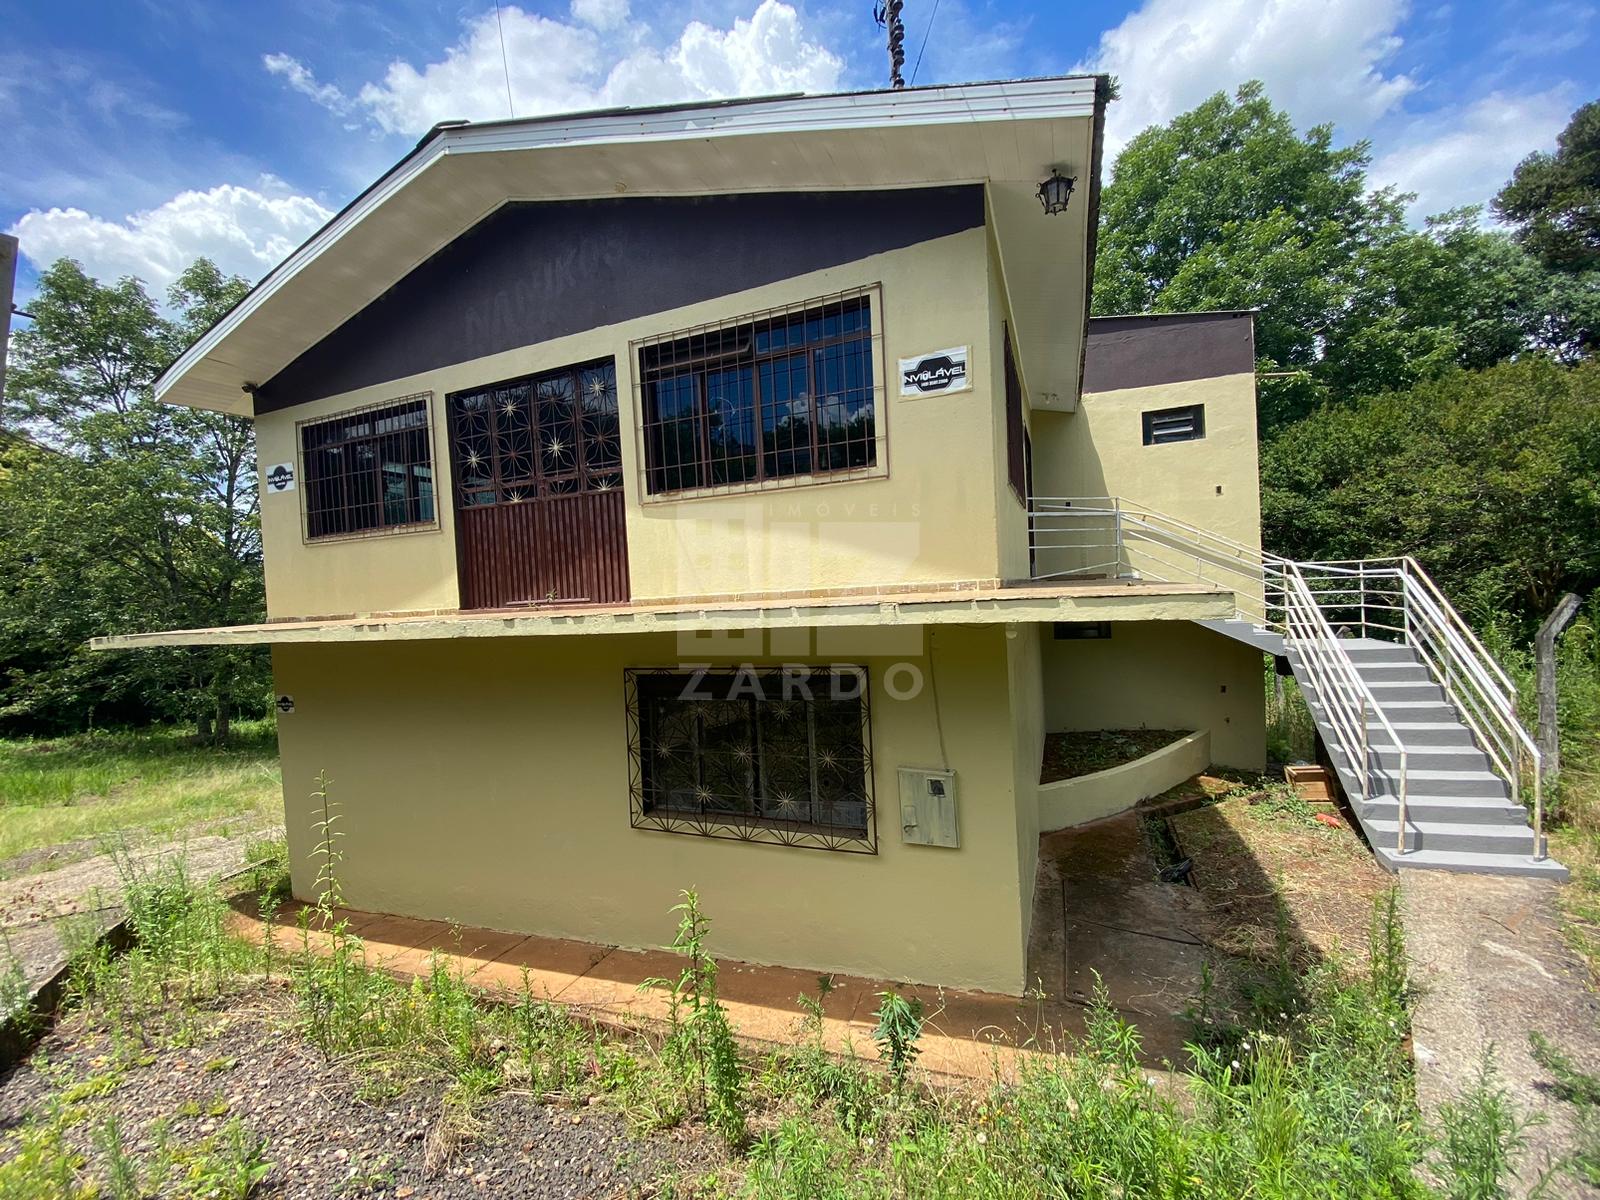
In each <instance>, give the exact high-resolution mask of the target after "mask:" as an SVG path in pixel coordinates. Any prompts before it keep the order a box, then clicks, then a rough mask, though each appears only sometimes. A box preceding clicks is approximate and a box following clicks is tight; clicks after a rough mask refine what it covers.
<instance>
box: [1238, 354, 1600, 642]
mask: <svg viewBox="0 0 1600 1200" xmlns="http://www.w3.org/2000/svg"><path fill="white" fill-rule="evenodd" d="M1261 488H1262V509H1263V514H1264V520H1265V529H1264V531H1263V533H1264V538H1265V540H1266V542H1267V544H1268V545H1270V546H1271V547H1272V548H1273V549H1275V550H1277V551H1279V552H1281V553H1284V554H1287V555H1289V556H1290V557H1292V558H1301V559H1315V558H1332V559H1348V558H1382V557H1388V556H1391V555H1404V554H1411V555H1414V556H1415V557H1416V558H1417V559H1419V560H1420V561H1421V562H1422V564H1423V566H1424V567H1426V568H1427V569H1428V570H1429V571H1430V572H1432V573H1433V574H1434V575H1435V576H1436V577H1437V578H1438V579H1439V581H1440V583H1441V585H1442V586H1443V587H1444V588H1445V590H1446V592H1447V593H1448V594H1449V595H1451V596H1452V597H1453V598H1454V599H1455V600H1456V602H1457V603H1458V604H1459V605H1460V606H1461V607H1462V608H1463V609H1465V610H1466V611H1468V612H1469V613H1470V614H1473V615H1475V616H1476V618H1477V619H1478V620H1479V621H1480V622H1482V621H1486V620H1487V619H1489V618H1490V617H1492V616H1494V615H1495V614H1498V613H1502V612H1506V613H1510V614H1512V615H1515V616H1517V617H1519V618H1522V619H1523V620H1524V621H1536V620H1537V618H1538V617H1540V616H1542V615H1543V614H1544V613H1545V611H1547V610H1548V608H1549V607H1550V605H1551V604H1552V603H1553V601H1554V600H1555V598H1556V597H1557V596H1558V595H1559V594H1560V593H1561V592H1563V591H1576V592H1579V593H1585V594H1586V593H1588V592H1589V591H1592V590H1593V589H1594V587H1595V585H1596V584H1597V583H1600V364H1593V363H1591V364H1585V365H1583V366H1579V367H1576V368H1567V367H1562V366H1560V365H1558V364H1555V363H1551V362H1548V361H1544V360H1541V359H1538V358H1533V359H1529V360H1528V361H1524V362H1517V363H1507V364H1502V365H1500V366H1496V367H1492V368H1490V369H1488V370H1485V371H1463V370H1459V369H1457V370H1452V371H1450V372H1449V373H1448V374H1446V375H1444V376H1442V377H1441V378H1439V379H1436V380H1432V381H1429V382H1426V383H1422V384H1418V385H1417V386H1415V387H1413V388H1409V389H1407V390H1404V391H1398V392H1390V393H1387V394H1384V395H1381V396H1375V397H1369V398H1367V399H1363V400H1361V401H1358V402H1357V403H1355V404H1353V405H1341V406H1333V405H1330V406H1327V407H1324V408H1323V409H1321V410H1319V411H1318V412H1316V413H1314V414H1313V415H1311V416H1309V417H1307V418H1306V419H1305V420H1303V421H1299V422H1297V423H1296V424H1294V425H1293V426H1290V427H1289V428H1287V429H1285V430H1284V431H1283V432H1282V433H1280V434H1279V435H1278V436H1277V437H1276V438H1274V439H1273V440H1272V441H1271V442H1269V443H1268V444H1267V445H1266V446H1265V447H1264V449H1263V454H1262V464H1261Z"/></svg>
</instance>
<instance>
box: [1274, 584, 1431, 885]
mask: <svg viewBox="0 0 1600 1200" xmlns="http://www.w3.org/2000/svg"><path fill="white" fill-rule="evenodd" d="M1283 580H1284V596H1283V611H1284V637H1285V640H1286V641H1287V643H1288V644H1289V646H1290V648H1291V649H1292V650H1293V651H1294V652H1295V653H1296V654H1298V655H1299V657H1300V660H1301V662H1302V663H1303V664H1304V666H1305V670H1306V674H1307V676H1308V677H1309V678H1310V679H1311V681H1312V682H1313V683H1314V684H1315V685H1316V689H1317V699H1318V700H1319V702H1320V703H1321V706H1322V709H1323V711H1324V712H1325V713H1326V714H1327V719H1328V726H1329V728H1330V729H1331V730H1332V731H1333V732H1334V733H1335V735H1336V736H1337V737H1338V739H1339V741H1340V742H1341V743H1343V744H1342V745H1340V746H1339V749H1341V750H1342V751H1343V752H1344V756H1345V761H1346V762H1348V763H1349V764H1350V765H1351V767H1352V768H1353V769H1354V771H1355V774H1356V778H1357V782H1358V783H1359V784H1360V786H1361V800H1362V802H1363V803H1365V802H1366V801H1367V800H1369V799H1371V795H1372V773H1373V772H1372V767H1371V758H1372V746H1371V738H1370V736H1369V732H1370V731H1369V723H1368V722H1369V716H1368V715H1369V714H1371V715H1372V716H1375V717H1376V718H1377V721H1378V724H1379V725H1380V726H1381V727H1382V728H1383V731H1384V732H1385V733H1386V734H1388V736H1389V741H1390V743H1391V744H1393V745H1394V746H1395V748H1396V749H1397V750H1398V751H1399V752H1400V787H1399V790H1398V792H1397V794H1396V799H1397V800H1398V802H1399V820H1398V822H1397V823H1396V824H1397V828H1396V833H1395V852H1396V853H1397V854H1399V855H1401V856H1404V854H1405V853H1406V819H1407V792H1408V790H1409V783H1410V779H1409V768H1410V764H1409V761H1408V760H1409V753H1408V751H1407V750H1406V747H1405V743H1404V742H1402V741H1401V740H1400V736H1399V734H1398V733H1397V732H1396V731H1395V728H1394V725H1393V724H1392V723H1391V722H1390V720H1389V718H1388V717H1387V716H1386V715H1385V714H1384V711H1383V709H1382V708H1380V707H1379V706H1378V701H1377V698H1376V697H1375V696H1373V694H1372V689H1371V688H1370V687H1368V686H1367V682H1366V680H1364V679H1363V678H1362V677H1361V673H1360V672H1359V671H1357V670H1356V668H1355V663H1354V662H1352V661H1351V659H1350V655H1349V653H1348V652H1347V651H1346V650H1345V648H1344V647H1343V646H1342V645H1340V643H1339V638H1338V636H1337V635H1336V634H1335V633H1334V632H1333V627H1332V626H1331V625H1329V624H1328V618H1327V617H1326V616H1325V615H1324V614H1323V611H1322V607H1321V605H1319V604H1318V603H1317V598H1316V595H1315V593H1313V592H1312V590H1311V588H1310V586H1309V585H1308V584H1307V583H1306V580H1305V576H1304V575H1302V574H1301V571H1300V566H1299V564H1297V563H1293V562H1286V563H1285V564H1284V573H1283Z"/></svg>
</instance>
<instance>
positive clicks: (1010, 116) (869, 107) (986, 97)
mask: <svg viewBox="0 0 1600 1200" xmlns="http://www.w3.org/2000/svg"><path fill="white" fill-rule="evenodd" d="M1095 87H1096V77H1095V76H1093V75H1083V76H1072V77H1067V78H1057V79H1028V80H1017V81H1012V82H1003V83H981V84H963V85H956V86H951V87H930V88H917V89H913V90H907V91H876V92H845V93H838V94H834V95H823V96H793V97H785V98H777V99H773V100H761V101H743V102H737V103H725V102H712V103H709V104H706V105H703V106H699V107H674V108H667V109H660V110H656V111H650V110H644V111H636V110H622V111H618V112H614V113H597V114H594V115H590V116H582V115H580V116H575V117H573V118H571V119H568V120H559V119H555V120H552V119H549V118H540V117H533V118H526V119H521V120H516V121H509V120H508V121H504V122H487V123H479V124H475V125H472V124H469V125H457V126H443V127H440V128H438V129H436V130H435V131H434V132H433V134H432V135H431V136H430V137H429V138H428V140H427V141H426V142H425V143H424V144H423V145H422V146H420V147H418V148H417V149H416V150H415V151H413V153H412V154H411V155H410V156H409V157H408V158H406V159H404V160H402V161H401V162H400V163H399V164H398V165H397V166H395V167H394V168H393V169H392V170H391V171H390V173H389V174H388V175H386V176H384V177H383V178H381V179H380V180H379V181H378V182H377V183H376V184H374V185H373V186H372V187H371V188H370V189H369V190H368V191H367V192H366V193H365V194H364V195H362V196H361V197H359V198H358V199H357V200H356V201H355V202H353V203H352V204H351V205H350V206H349V207H348V208H346V209H345V210H344V211H343V212H341V213H339V214H338V215H337V216H335V217H334V218H333V219H332V220H331V221H329V222H328V224H327V225H325V226H323V228H322V229H320V230H318V231H317V232H316V233H315V234H313V235H312V236H311V237H310V238H309V239H308V240H307V241H306V242H305V243H304V244H303V245H301V246H300V248H299V249H297V250H296V251H294V253H292V254H291V255H290V256H289V257H288V258H287V259H285V260H284V261H283V263H282V264H281V265H280V266H279V267H278V268H277V269H276V270H275V271H273V272H271V273H270V274H269V275H268V276H267V277H266V278H265V279H264V280H262V281H261V282H260V283H259V284H257V285H256V286H255V288H253V289H252V290H251V291H250V293H249V294H248V295H246V296H245V298H244V299H243V300H241V301H240V302H239V304H238V305H237V306H236V307H235V308H234V309H233V311H232V312H230V313H228V314H227V316H225V317H223V318H222V320H220V321H219V322H217V324H215V325H213V326H212V327H211V328H210V329H209V330H207V331H206V332H205V333H204V334H203V335H202V336H201V337H200V338H199V340H198V341H196V342H195V343H194V344H193V345H192V346H190V347H189V348H188V349H187V350H185V351H184V352H183V353H182V354H180V355H179V356H178V357H177V358H176V359H174V360H173V361H172V363H171V364H170V365H169V366H168V367H167V369H166V370H165V371H163V372H162V373H161V375H160V377H159V378H157V380H156V381H155V389H154V391H155V397H156V399H158V400H159V399H161V398H162V397H164V396H165V395H166V393H167V392H168V391H170V390H171V389H172V387H174V386H175V385H176V383H177V382H178V380H179V379H180V378H181V377H182V376H184V375H186V374H187V373H188V372H189V371H190V370H191V369H192V368H194V367H195V366H196V365H198V364H199V363H200V362H202V361H203V360H204V359H205V358H207V357H208V356H209V355H210V354H211V352H212V351H213V350H215V349H216V347H217V345H218V343H220V342H221V341H222V340H223V339H224V338H226V337H227V336H228V334H230V333H232V332H233V331H234V330H235V329H237V328H238V327H239V326H240V325H242V324H243V323H244V322H245V321H247V320H248V319H249V318H250V316H251V314H252V313H254V312H255V311H256V309H257V308H259V307H260V306H261V304H262V303H263V302H265V301H266V300H267V299H269V298H270V297H271V296H273V295H275V294H276V293H277V292H278V291H279V290H280V289H281V288H282V287H283V286H284V285H285V284H287V283H288V282H289V281H290V280H292V279H294V277H295V276H296V275H297V274H299V273H300V271H301V270H302V269H304V268H305V267H306V266H307V265H309V264H310V263H312V262H315V261H316V260H317V259H318V258H319V257H321V256H322V255H323V254H324V253H326V252H327V251H328V250H329V249H330V248H332V247H333V246H335V245H337V244H338V243H339V241H340V240H341V239H342V238H343V237H344V236H345V234H347V233H348V232H349V231H350V230H351V229H353V228H355V226H357V225H359V224H360V223H361V222H362V221H363V220H365V219H366V217H367V216H368V215H369V214H370V213H371V212H373V211H374V210H375V209H377V208H379V207H381V206H382V205H383V204H384V203H385V202H386V201H387V200H388V199H389V198H390V197H392V196H393V195H394V194H395V193H397V192H399V191H401V190H402V189H403V188H405V186H406V185H407V184H409V183H410V182H411V181H412V180H413V179H415V178H416V177H417V176H418V175H420V174H422V173H423V172H424V171H426V170H427V169H428V168H429V167H431V166H433V165H434V163H436V162H437V161H438V160H439V159H440V158H442V157H444V156H446V155H449V154H470V153H487V152H493V151H499V150H537V149H545V148H554V147H560V146H581V145H602V144H614V145H626V144H630V143H638V142H649V141H675V140H686V139H696V140H703V139H706V138H712V137H739V136H747V135H751V134H786V133H801V132H826V131H830V130H849V129H875V128H892V127H895V126H907V125H949V124H977V123H981V122H986V121H1004V120H1052V119H1055V120H1060V119H1063V118H1072V117H1093V115H1094V111H1095Z"/></svg>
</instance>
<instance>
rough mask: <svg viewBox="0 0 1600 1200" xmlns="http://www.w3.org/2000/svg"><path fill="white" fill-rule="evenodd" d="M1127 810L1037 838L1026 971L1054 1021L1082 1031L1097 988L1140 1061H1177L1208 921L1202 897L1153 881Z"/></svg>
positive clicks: (1150, 849) (1147, 851) (1135, 817)
mask: <svg viewBox="0 0 1600 1200" xmlns="http://www.w3.org/2000/svg"><path fill="white" fill-rule="evenodd" d="M1145 815H1146V814H1145V813H1143V812H1141V811H1137V810H1136V811H1133V812H1128V813H1123V814H1120V815H1118V816H1115V817H1109V818H1107V819H1106V820H1103V821H1096V822H1094V823H1093V824H1090V825H1082V826H1078V827H1075V828H1073V829H1064V830H1061V831H1060V832H1058V833H1047V834H1045V835H1044V837H1042V838H1041V839H1040V848H1039V871H1038V878H1037V881H1036V883H1035V886H1034V908H1033V931H1032V935H1031V937H1030V944H1029V949H1028V974H1029V979H1030V980H1032V981H1033V982H1034V983H1035V984H1036V986H1037V987H1038V988H1039V989H1040V990H1041V991H1042V992H1043V993H1044V994H1045V995H1046V996H1047V997H1050V998H1052V999H1054V1000H1055V1001H1057V1003H1056V1005H1054V1006H1052V1008H1053V1010H1054V1011H1056V1012H1057V1013H1058V1014H1059V1015H1058V1018H1057V1019H1058V1023H1059V1024H1060V1025H1062V1026H1064V1027H1066V1028H1068V1029H1078V1028H1081V1026H1082V1020H1083V1015H1084V1012H1085V1011H1086V1009H1087V1007H1088V1006H1089V1004H1090V1003H1091V1002H1092V1001H1093V998H1094V991H1095V986H1096V983H1097V982H1098V983H1099V984H1100V985H1101V986H1103V987H1104V988H1105V990H1106V993H1107V995H1108V996H1109V998H1110V1001H1111V1003H1112V1005H1113V1006H1114V1007H1115V1008H1116V1009H1117V1010H1118V1011H1120V1012H1121V1013H1122V1015H1123V1017H1124V1018H1125V1019H1126V1020H1128V1021H1130V1022H1131V1023H1133V1024H1134V1025H1136V1026H1138V1028H1139V1032H1140V1034H1141V1035H1142V1036H1143V1039H1144V1053H1145V1055H1146V1058H1147V1059H1148V1060H1149V1061H1151V1062H1152V1063H1154V1062H1161V1061H1163V1060H1164V1061H1168V1062H1173V1063H1177V1064H1181V1063H1182V1062H1183V1061H1184V1058H1185V1055H1184V1050H1183V1047H1184V1043H1185V1041H1187V1040H1188V1036H1189V1025H1188V1022H1187V1021H1186V1020H1185V1019H1184V1017H1183V1013H1184V1010H1185V1009H1186V1008H1187V1007H1188V1005H1189V1003H1190V1002H1191V1001H1192V1000H1193V999H1194V998H1195V997H1196V996H1197V995H1198V994H1199V991H1200V981H1201V972H1202V967H1203V965H1204V963H1205V961H1206V959H1207V957H1208V954H1209V952H1208V950H1207V942H1208V940H1209V938H1210V937H1211V936H1212V934H1213V932H1214V930H1213V923H1212V918H1211V915H1210V910H1209V909H1208V907H1207V905H1206V902H1205V899H1204V897H1202V896H1201V894H1200V893H1199V892H1198V891H1196V890H1195V889H1194V888H1191V887H1187V886H1184V885H1182V884H1173V883H1162V882H1161V881H1160V880H1159V879H1158V878H1157V874H1158V872H1159V871H1160V869H1161V868H1162V866H1164V865H1165V863H1164V862H1162V861H1161V860H1159V859H1158V857H1157V854H1156V851H1155V848H1154V846H1153V845H1152V844H1151V842H1150V840H1149V838H1148V837H1147V836H1146V834H1145V832H1144V828H1143V820H1144V817H1145Z"/></svg>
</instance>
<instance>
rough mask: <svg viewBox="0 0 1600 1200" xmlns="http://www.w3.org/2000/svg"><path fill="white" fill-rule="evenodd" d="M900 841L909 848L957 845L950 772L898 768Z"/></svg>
mask: <svg viewBox="0 0 1600 1200" xmlns="http://www.w3.org/2000/svg"><path fill="white" fill-rule="evenodd" d="M900 840H901V841H903V842H906V843H907V844H909V845H913V846H949V847H951V848H954V847H956V846H959V845H961V834H960V831H959V830H958V829H957V826H956V773H955V772H954V771H940V770H924V769H922V768H920V767H901V768H900Z"/></svg>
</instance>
